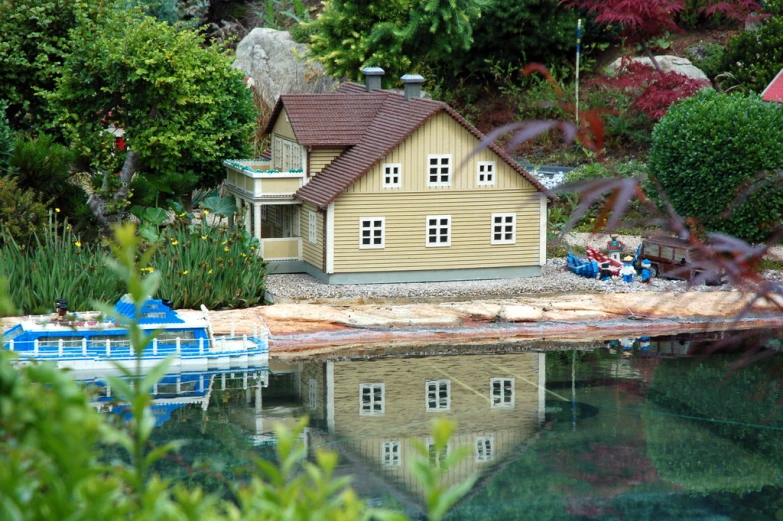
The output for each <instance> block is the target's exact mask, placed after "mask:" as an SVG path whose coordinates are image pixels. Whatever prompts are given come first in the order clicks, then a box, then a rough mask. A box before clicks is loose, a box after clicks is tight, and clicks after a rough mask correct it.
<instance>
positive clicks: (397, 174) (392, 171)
mask: <svg viewBox="0 0 783 521" xmlns="http://www.w3.org/2000/svg"><path fill="white" fill-rule="evenodd" d="M382 169H383V187H384V188H400V187H401V186H402V164H401V163H384V164H383V167H382Z"/></svg>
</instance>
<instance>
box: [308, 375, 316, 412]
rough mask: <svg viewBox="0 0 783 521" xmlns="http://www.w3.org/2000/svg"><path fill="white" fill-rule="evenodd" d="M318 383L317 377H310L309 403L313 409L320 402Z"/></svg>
mask: <svg viewBox="0 0 783 521" xmlns="http://www.w3.org/2000/svg"><path fill="white" fill-rule="evenodd" d="M317 385H318V384H317V383H316V382H315V378H310V385H309V386H308V388H307V405H308V406H309V407H310V408H311V409H315V406H316V405H317V404H318V394H317V393H318V387H316V386H317Z"/></svg>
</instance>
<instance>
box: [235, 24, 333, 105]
mask: <svg viewBox="0 0 783 521" xmlns="http://www.w3.org/2000/svg"><path fill="white" fill-rule="evenodd" d="M306 51H307V46H306V45H304V44H301V43H296V42H294V41H293V40H292V39H291V35H290V34H288V33H287V32H286V31H276V30H274V29H268V28H256V29H253V30H252V31H250V34H248V35H247V36H245V37H244V38H243V39H242V41H241V42H239V46H238V47H237V59H236V61H235V62H234V67H236V68H238V69H241V70H242V71H244V73H245V75H246V76H247V77H248V78H251V80H252V85H253V88H254V89H255V90H256V92H258V93H259V94H260V95H261V96H262V97H263V99H264V101H265V102H266V104H267V105H268V106H270V107H272V106H274V104H275V102H276V101H277V98H279V97H280V94H307V93H319V92H324V91H326V90H329V89H330V88H331V87H332V86H333V85H334V83H335V81H334V80H333V79H332V78H331V77H329V76H327V75H326V73H324V71H323V68H322V67H321V66H320V64H318V63H307V62H306V61H305V60H304V59H303V58H302V57H303V56H304V54H305V52H306Z"/></svg>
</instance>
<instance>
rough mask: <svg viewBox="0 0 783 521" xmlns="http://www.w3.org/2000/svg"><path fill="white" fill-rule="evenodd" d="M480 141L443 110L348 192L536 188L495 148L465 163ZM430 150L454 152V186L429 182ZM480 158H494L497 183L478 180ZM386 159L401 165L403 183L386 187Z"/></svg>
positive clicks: (486, 150)
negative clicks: (497, 152)
mask: <svg viewBox="0 0 783 521" xmlns="http://www.w3.org/2000/svg"><path fill="white" fill-rule="evenodd" d="M478 144H479V141H478V140H477V139H476V138H475V137H474V136H473V135H472V134H471V133H470V132H468V131H467V130H466V129H465V128H464V127H463V126H462V125H460V124H459V123H457V122H456V121H455V120H454V119H453V118H452V117H451V116H449V115H448V114H445V113H440V114H437V115H436V116H434V117H433V118H432V119H430V120H429V121H428V122H427V123H425V124H424V125H423V126H422V127H421V128H420V129H418V130H417V131H416V132H414V133H413V134H412V135H411V136H410V137H409V138H408V139H406V140H405V141H404V142H403V143H402V144H400V146H398V147H397V148H395V149H394V150H392V151H391V152H390V153H389V154H388V155H387V156H386V157H384V158H383V159H382V160H381V161H380V162H379V163H378V164H377V165H375V166H374V167H373V168H372V169H371V170H370V171H369V172H367V174H365V175H364V176H363V177H362V178H361V179H359V180H357V181H356V182H355V183H354V184H353V185H352V186H351V187H349V188H348V190H347V191H346V193H372V192H386V193H391V192H423V191H429V192H443V191H465V190H477V191H494V190H508V189H520V190H524V191H530V192H534V191H536V189H535V187H534V186H533V185H532V184H530V182H529V181H527V180H526V179H525V178H524V177H522V176H521V175H520V174H519V173H518V172H516V171H515V170H514V169H513V168H511V166H510V165H508V164H507V163H505V162H504V161H502V160H501V159H500V157H499V156H498V155H497V154H495V153H494V152H493V151H492V150H489V149H484V150H482V151H481V152H479V153H477V154H476V155H475V156H473V157H472V158H470V160H468V162H467V163H465V164H464V165H463V164H462V163H463V161H464V160H465V158H466V157H468V156H469V155H470V153H471V152H473V150H474V149H475V147H476V146H477V145H478ZM429 154H451V166H452V180H451V186H446V187H440V186H439V187H428V186H427V167H428V165H427V156H428V155H429ZM480 161H494V162H495V169H496V172H495V176H496V180H495V184H494V185H490V186H484V185H478V184H477V172H476V169H477V164H478V162H480ZM384 163H400V164H401V165H402V180H401V181H402V186H401V187H400V188H384V187H383V176H382V175H381V174H382V167H383V164H384Z"/></svg>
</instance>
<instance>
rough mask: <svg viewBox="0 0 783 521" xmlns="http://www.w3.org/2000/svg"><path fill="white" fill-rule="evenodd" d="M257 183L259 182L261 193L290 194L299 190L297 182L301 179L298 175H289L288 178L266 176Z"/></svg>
mask: <svg viewBox="0 0 783 521" xmlns="http://www.w3.org/2000/svg"><path fill="white" fill-rule="evenodd" d="M258 181H259V183H261V193H262V194H264V195H269V194H292V193H294V192H296V191H297V190H299V182H300V181H301V179H300V178H298V177H289V178H285V177H283V178H274V177H268V178H262V179H259V180H258Z"/></svg>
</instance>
